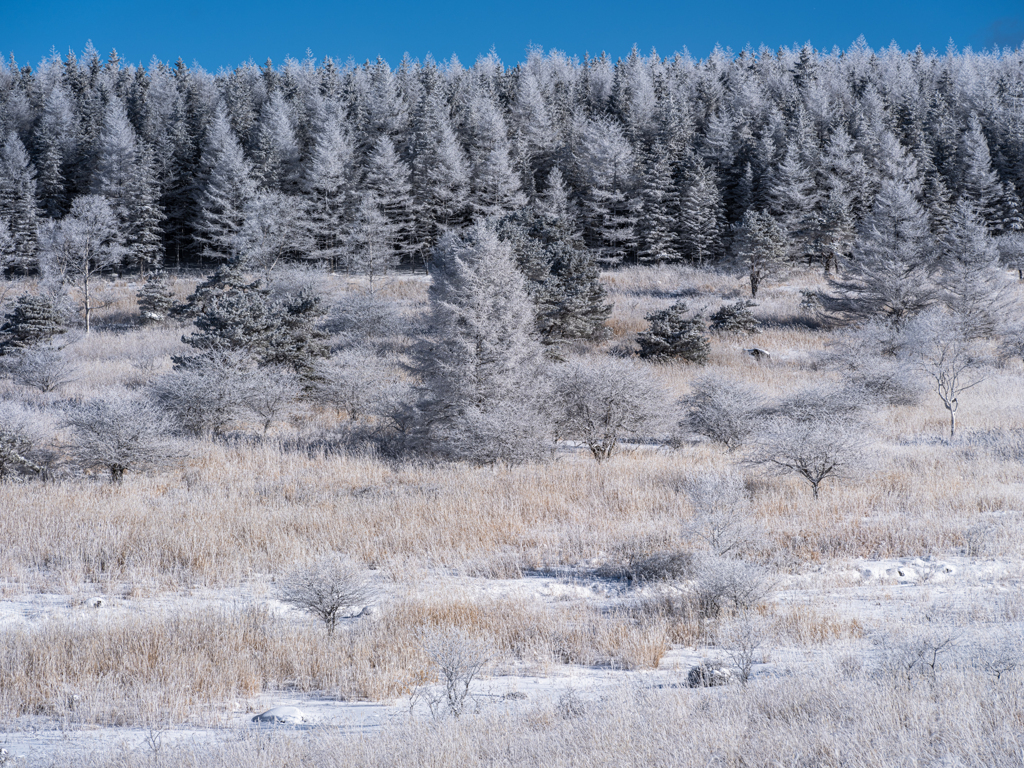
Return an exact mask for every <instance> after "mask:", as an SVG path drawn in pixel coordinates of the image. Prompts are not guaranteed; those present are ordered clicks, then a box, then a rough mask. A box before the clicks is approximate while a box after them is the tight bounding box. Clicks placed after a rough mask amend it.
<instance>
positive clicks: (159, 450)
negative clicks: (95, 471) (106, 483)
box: [64, 399, 175, 483]
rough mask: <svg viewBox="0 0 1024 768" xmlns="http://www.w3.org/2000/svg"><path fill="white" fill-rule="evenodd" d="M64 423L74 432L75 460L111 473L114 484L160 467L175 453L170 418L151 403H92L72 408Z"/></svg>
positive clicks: (108, 401) (72, 448) (72, 443)
mask: <svg viewBox="0 0 1024 768" xmlns="http://www.w3.org/2000/svg"><path fill="white" fill-rule="evenodd" d="M64 424H65V425H66V426H69V427H71V429H72V441H71V452H72V454H73V455H74V456H75V458H76V459H77V460H78V461H79V462H80V463H81V464H82V465H83V466H85V467H100V468H103V469H106V470H109V472H110V481H111V482H114V483H120V482H121V481H122V480H123V479H124V475H125V473H126V472H128V471H137V470H142V469H148V468H150V467H155V466H159V465H161V464H164V463H165V462H166V461H168V460H169V459H170V458H172V457H173V456H174V454H175V450H174V446H173V444H172V443H171V441H170V439H169V438H168V434H169V433H170V431H171V425H170V423H169V421H168V419H167V416H166V414H165V413H164V412H163V411H162V410H160V409H159V408H157V407H156V406H154V405H152V404H150V403H145V402H140V401H137V400H128V399H119V400H103V399H97V400H90V401H88V402H86V403H84V404H82V405H80V406H76V407H73V408H71V409H70V410H69V411H68V412H67V414H66V415H65V417H64Z"/></svg>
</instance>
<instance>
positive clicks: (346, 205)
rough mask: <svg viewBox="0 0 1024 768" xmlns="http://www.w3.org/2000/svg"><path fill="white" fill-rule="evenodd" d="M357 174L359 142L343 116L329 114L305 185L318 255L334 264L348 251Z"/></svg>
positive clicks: (319, 137)
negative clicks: (346, 245)
mask: <svg viewBox="0 0 1024 768" xmlns="http://www.w3.org/2000/svg"><path fill="white" fill-rule="evenodd" d="M355 176H356V168H355V144H354V142H353V141H352V138H351V136H350V135H349V133H348V131H347V130H346V128H345V125H344V123H343V122H342V120H341V118H340V117H339V116H338V115H333V114H332V115H329V116H328V117H327V119H326V121H325V122H324V124H323V126H322V127H321V129H320V131H319V132H318V134H317V137H316V144H315V146H314V148H313V153H312V157H311V158H310V161H309V163H308V166H307V169H306V176H305V180H304V183H303V188H304V191H305V195H306V201H307V211H308V215H309V221H310V228H311V232H312V235H313V243H314V249H315V253H316V256H317V258H320V259H324V260H326V261H328V262H329V263H330V264H331V265H332V266H334V265H335V264H336V263H337V262H338V260H339V259H340V258H341V256H342V253H343V251H344V238H345V232H346V230H347V228H348V222H349V219H350V208H351V200H350V197H349V196H350V193H351V188H352V186H353V182H354V179H355Z"/></svg>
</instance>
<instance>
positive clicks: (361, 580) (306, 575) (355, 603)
mask: <svg viewBox="0 0 1024 768" xmlns="http://www.w3.org/2000/svg"><path fill="white" fill-rule="evenodd" d="M277 591H278V596H279V598H280V600H281V602H283V603H288V604H289V605H294V606H295V607H296V608H301V609H302V610H303V611H306V613H310V614H312V615H313V616H316V617H317V618H318V619H320V620H321V621H322V622H323V623H324V626H326V627H327V634H328V635H331V634H334V630H335V627H336V626H337V624H338V619H339V618H340V617H341V614H342V612H343V611H345V610H351V609H353V608H356V607H360V606H363V607H365V606H366V605H367V604H368V603H370V602H371V601H373V600H374V599H375V598H376V597H377V595H378V594H379V591H380V590H379V587H378V586H377V583H376V581H375V580H374V578H373V577H372V575H371V574H370V572H369V571H368V570H367V569H366V568H365V567H363V566H362V565H359V564H358V563H355V562H353V561H352V560H350V559H349V558H347V557H345V556H344V555H340V554H337V553H333V554H330V555H326V556H324V557H321V558H320V559H319V560H316V561H314V562H312V563H310V564H308V565H303V566H299V567H298V568H295V569H294V570H293V571H291V572H290V573H289V574H287V575H286V576H284V577H283V578H282V579H281V580H280V581H279V582H278V585H277Z"/></svg>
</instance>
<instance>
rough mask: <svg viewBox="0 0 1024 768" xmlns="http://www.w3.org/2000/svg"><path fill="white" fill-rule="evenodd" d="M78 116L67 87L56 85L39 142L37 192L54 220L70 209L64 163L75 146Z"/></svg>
mask: <svg viewBox="0 0 1024 768" xmlns="http://www.w3.org/2000/svg"><path fill="white" fill-rule="evenodd" d="M74 126H75V116H74V112H73V111H72V108H71V103H70V100H69V98H68V95H67V93H66V92H65V90H64V89H63V88H62V87H60V86H59V85H55V86H54V87H53V88H52V89H51V90H50V93H49V94H48V95H47V97H46V101H45V102H44V104H43V111H42V114H41V115H40V116H39V127H38V128H37V130H36V134H35V144H36V158H37V160H36V168H37V171H38V176H37V179H36V192H37V196H38V199H39V206H40V208H42V211H43V213H44V214H45V215H47V216H49V217H50V218H51V219H59V218H60V217H61V216H63V215H64V213H65V212H66V211H67V206H68V199H67V182H66V175H65V163H66V160H67V157H68V155H69V154H71V151H70V150H71V149H73V145H74Z"/></svg>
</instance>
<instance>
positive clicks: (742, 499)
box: [685, 474, 759, 556]
mask: <svg viewBox="0 0 1024 768" xmlns="http://www.w3.org/2000/svg"><path fill="white" fill-rule="evenodd" d="M685 490H686V495H687V497H688V498H689V499H690V504H692V505H693V511H694V516H693V519H692V520H691V521H690V522H689V524H688V525H687V526H686V531H687V532H688V533H692V534H694V535H696V536H697V537H699V538H701V539H703V540H704V541H705V542H706V543H707V545H708V546H709V547H711V551H712V552H713V553H714V554H716V555H720V556H721V555H727V554H730V553H736V552H738V551H741V550H743V549H745V548H746V547H747V546H749V545H750V544H752V543H753V542H754V540H755V538H756V537H757V536H758V534H759V529H758V526H756V525H755V524H754V523H753V522H751V520H750V517H749V514H750V501H749V499H748V498H747V494H746V490H745V489H744V487H743V480H742V478H740V477H739V476H738V475H736V474H705V475H698V476H696V477H693V478H690V479H689V480H688V481H687V482H686V486H685Z"/></svg>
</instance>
